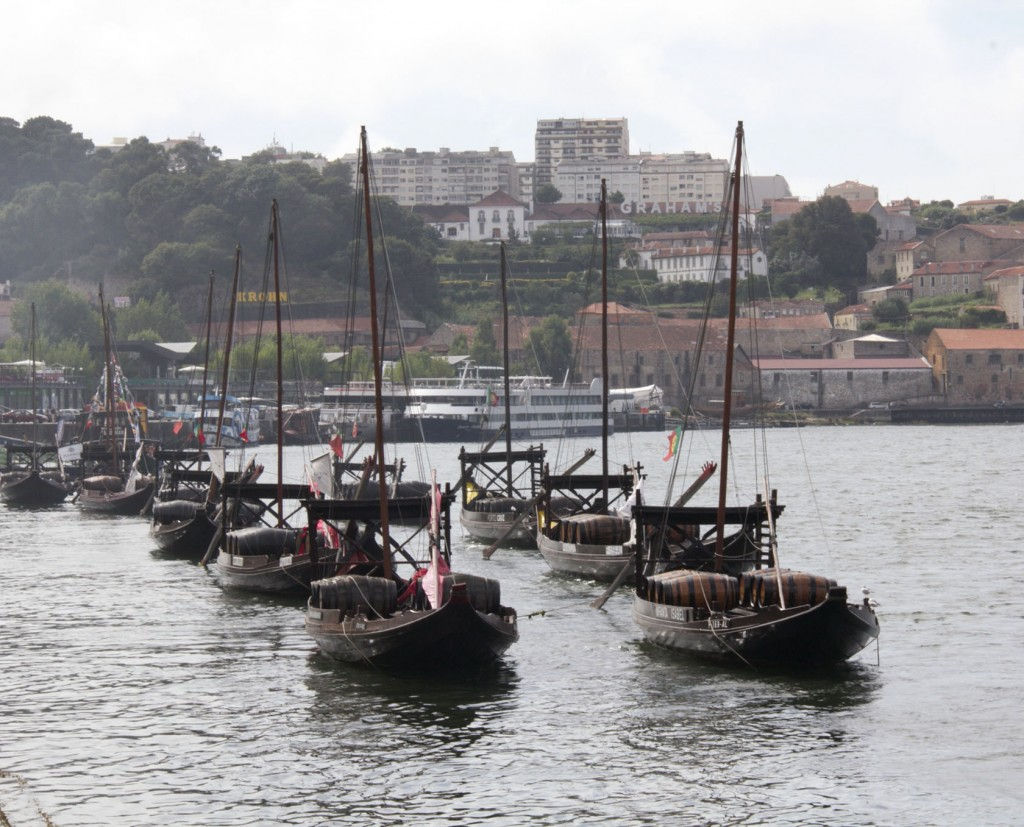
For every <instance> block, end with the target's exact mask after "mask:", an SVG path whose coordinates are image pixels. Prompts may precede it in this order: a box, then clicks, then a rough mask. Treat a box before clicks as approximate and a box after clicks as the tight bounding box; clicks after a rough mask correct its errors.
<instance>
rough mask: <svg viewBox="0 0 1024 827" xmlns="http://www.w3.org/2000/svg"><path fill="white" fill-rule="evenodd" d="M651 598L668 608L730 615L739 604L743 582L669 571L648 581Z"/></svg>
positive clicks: (711, 574) (705, 573)
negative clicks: (688, 608) (685, 607)
mask: <svg viewBox="0 0 1024 827" xmlns="http://www.w3.org/2000/svg"><path fill="white" fill-rule="evenodd" d="M647 599H648V600H650V601H652V602H654V603H662V604H664V605H666V606H689V607H692V608H697V609H708V610H710V611H713V612H727V611H729V609H734V608H735V607H736V606H737V605H738V604H739V580H737V579H736V578H735V577H731V576H730V575H728V574H717V573H715V572H711V571H691V570H687V569H682V570H678V571H668V572H664V573H661V574H655V575H652V576H651V577H648V578H647Z"/></svg>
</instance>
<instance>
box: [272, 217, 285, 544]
mask: <svg viewBox="0 0 1024 827" xmlns="http://www.w3.org/2000/svg"><path fill="white" fill-rule="evenodd" d="M279 231H280V226H279V224H278V216H277V199H276V198H275V199H274V200H273V201H272V202H271V203H270V234H271V237H272V238H273V241H274V319H275V322H276V323H277V527H278V528H280V527H281V526H282V525H283V524H284V523H283V521H284V417H283V415H282V405H281V399H282V397H283V396H284V380H283V379H282V378H281V276H280V267H279V256H280V245H279V244H278V240H279V239H278V235H279Z"/></svg>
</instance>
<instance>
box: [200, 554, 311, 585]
mask: <svg viewBox="0 0 1024 827" xmlns="http://www.w3.org/2000/svg"><path fill="white" fill-rule="evenodd" d="M213 568H214V572H215V573H216V575H217V581H218V582H219V583H220V585H221V586H223V587H224V588H227V589H238V590H241V591H250V592H263V593H268V594H307V593H308V592H309V584H310V583H312V582H313V581H314V580H315V579H316V577H317V575H316V574H315V566H314V565H313V561H312V560H311V559H310V558H309V555H301V556H299V557H280V558H278V557H268V556H264V555H253V556H247V557H240V556H234V555H231V554H228V552H226V551H221V552H219V553H218V555H217V560H216V562H215V563H214V566H213Z"/></svg>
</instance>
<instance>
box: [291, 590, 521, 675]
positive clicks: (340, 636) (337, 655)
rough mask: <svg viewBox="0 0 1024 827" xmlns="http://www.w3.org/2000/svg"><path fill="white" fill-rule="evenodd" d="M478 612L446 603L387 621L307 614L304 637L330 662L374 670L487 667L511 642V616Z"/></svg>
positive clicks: (515, 635) (514, 636)
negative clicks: (352, 664) (330, 658)
mask: <svg viewBox="0 0 1024 827" xmlns="http://www.w3.org/2000/svg"><path fill="white" fill-rule="evenodd" d="M504 611H505V613H504V614H501V615H498V614H494V613H484V612H479V611H477V610H476V609H474V608H473V607H472V606H471V605H470V604H469V603H468V602H465V601H462V602H456V601H455V600H451V601H449V602H448V603H446V604H445V605H443V606H441V608H439V609H424V610H421V611H415V610H405V611H401V612H398V613H396V614H395V615H393V616H391V617H385V618H367V617H365V616H363V615H356V616H354V617H353V616H349V617H339V611H338V610H337V609H317V608H313V607H310V608H307V610H306V632H307V633H308V634H309V635H310V636H311V637H312V638H313V639H314V640H315V641H316V643H317V645H318V646H319V647H320V650H321V651H322V652H323V653H324V654H325V655H328V656H330V657H332V658H334V659H335V660H339V661H344V662H346V663H366V664H372V665H374V666H380V667H406V666H418V667H423V668H428V669H439V670H444V669H451V668H458V667H464V666H473V665H479V664H486V663H491V662H493V661H495V660H496V659H498V658H499V657H500V656H501V655H502V654H503V653H504V652H505V651H506V650H507V649H508V647H509V646H511V645H512V644H513V643H515V641H516V640H518V639H519V630H518V626H517V624H516V616H515V612H513V611H511V610H504Z"/></svg>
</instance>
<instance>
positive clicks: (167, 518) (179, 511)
mask: <svg viewBox="0 0 1024 827" xmlns="http://www.w3.org/2000/svg"><path fill="white" fill-rule="evenodd" d="M204 508H205V504H204V503H197V502H195V501H193V500H168V501H167V502H155V503H153V520H154V521H155V522H158V523H176V522H178V521H180V520H191V519H192V518H193V517H195V516H196V514H198V513H199V512H200V511H202V510H203V509H204Z"/></svg>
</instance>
